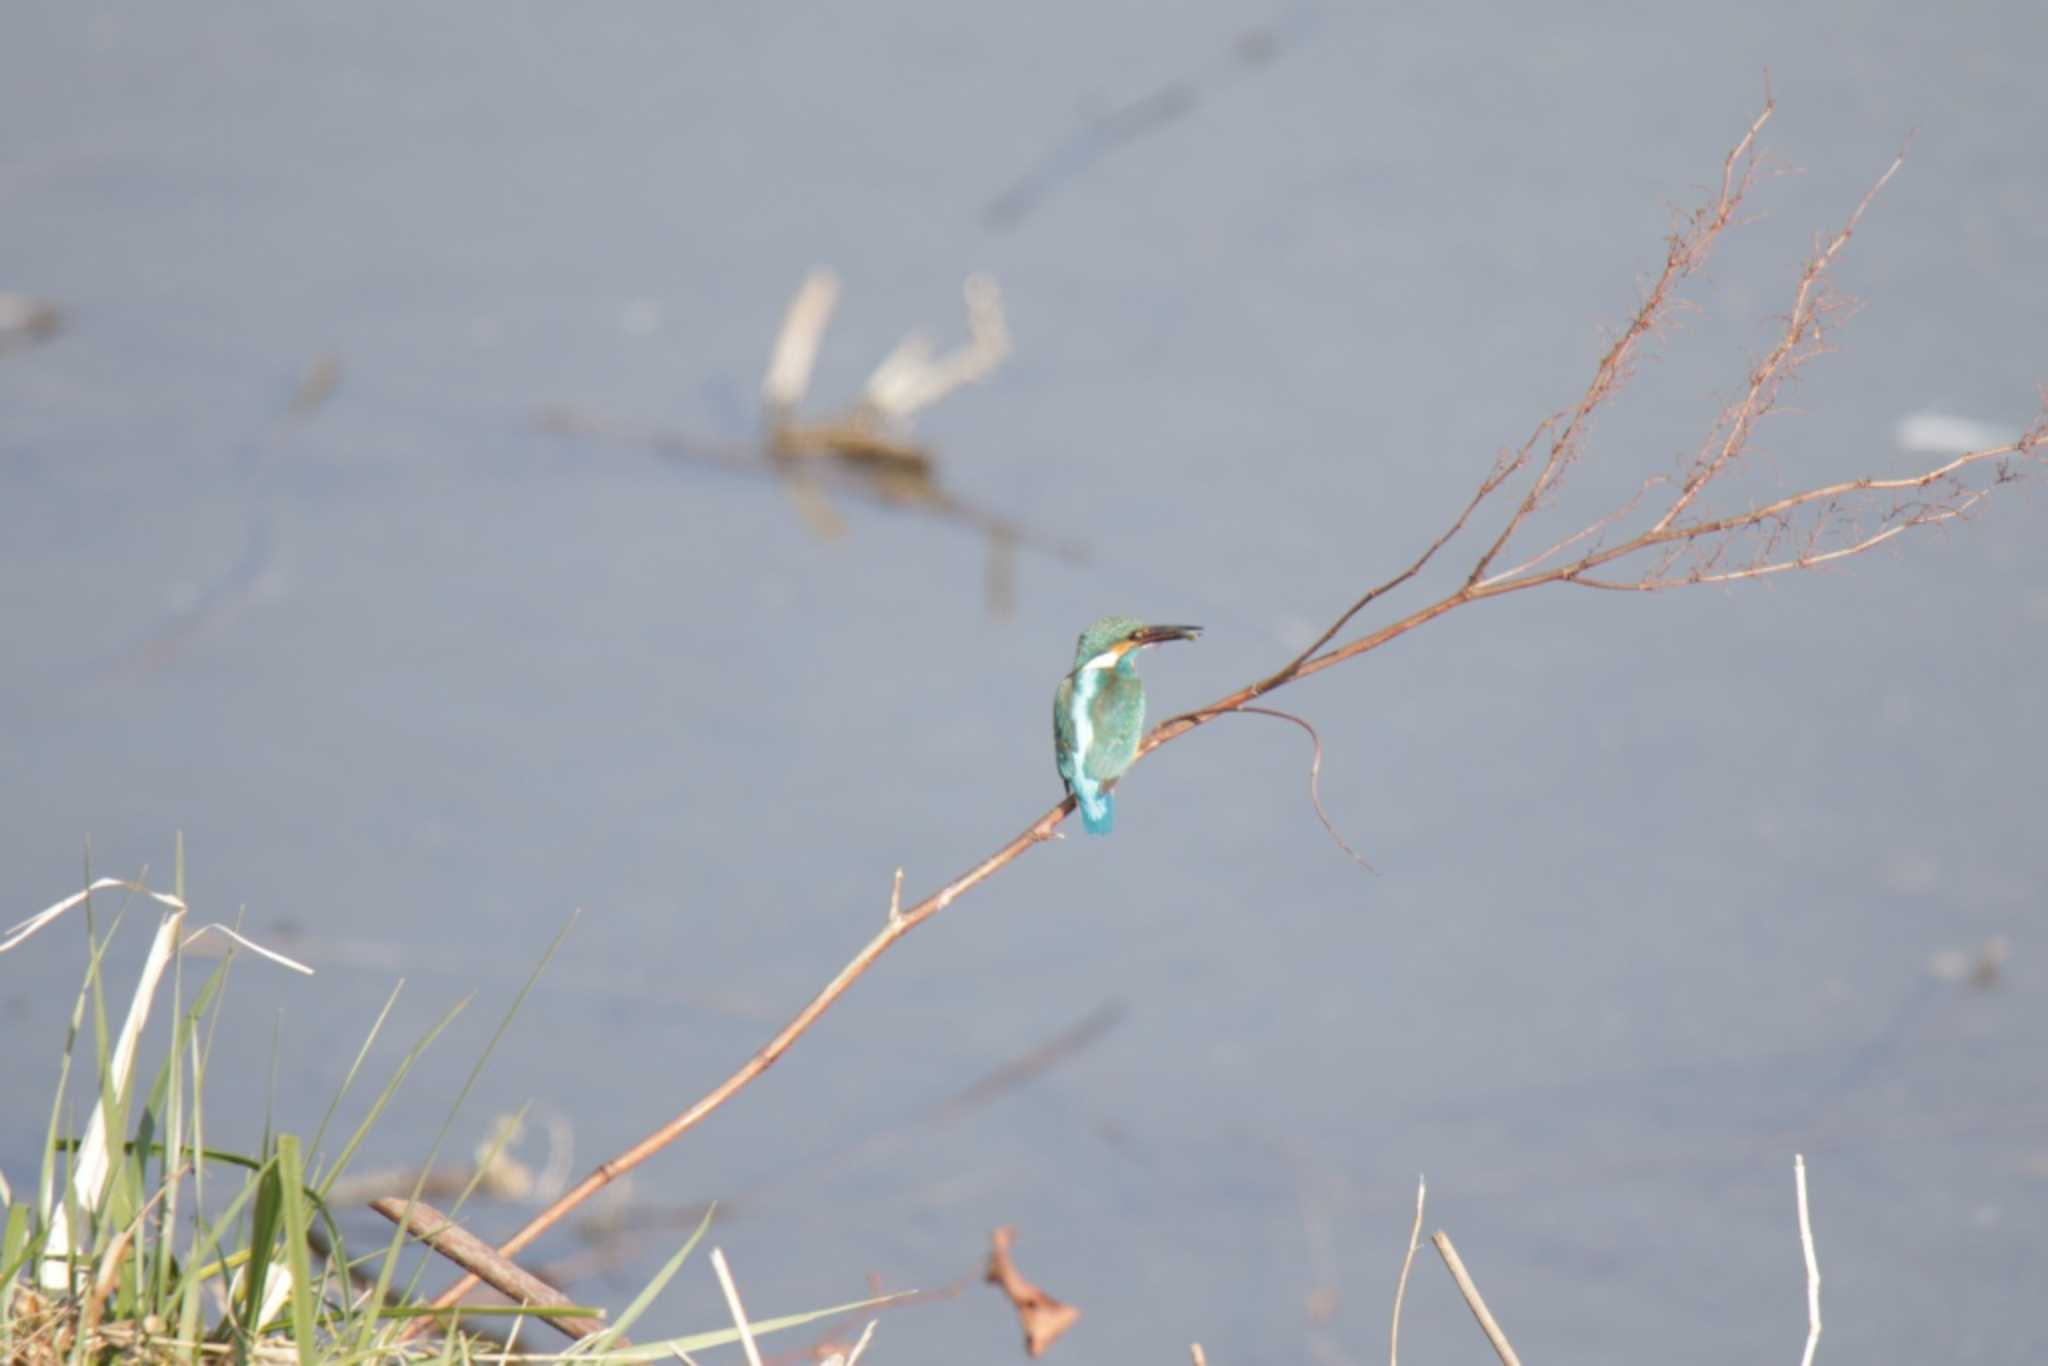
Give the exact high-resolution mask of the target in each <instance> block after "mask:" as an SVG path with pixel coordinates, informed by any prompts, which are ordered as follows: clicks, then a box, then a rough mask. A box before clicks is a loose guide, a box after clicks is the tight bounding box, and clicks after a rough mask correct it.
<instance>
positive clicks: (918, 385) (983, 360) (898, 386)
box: [861, 275, 1010, 421]
mask: <svg viewBox="0 0 2048 1366" xmlns="http://www.w3.org/2000/svg"><path fill="white" fill-rule="evenodd" d="M961 293H962V294H964V295H965V296H966V299H967V344H966V345H965V346H961V347H957V348H955V349H954V350H952V351H951V352H948V353H947V354H946V355H943V356H934V355H933V354H932V344H931V341H930V339H929V338H927V337H926V336H925V335H924V334H923V333H921V332H913V333H911V334H910V335H909V336H907V337H905V338H904V339H903V340H902V341H900V342H898V343H897V344H896V349H895V350H894V351H891V352H890V353H889V354H888V355H887V356H886V357H884V358H883V361H882V363H881V364H880V365H877V366H876V367H875V373H874V374H872V375H870V376H868V382H867V386H866V388H864V389H862V390H861V398H862V399H863V400H864V401H865V402H866V403H867V404H868V406H869V407H871V408H873V409H874V410H875V411H876V412H878V413H881V414H882V415H883V416H885V417H890V418H895V419H897V420H899V421H900V420H903V419H906V418H908V417H909V416H910V415H911V414H912V413H914V412H916V411H917V410H918V409H920V408H929V407H930V406H931V405H932V404H934V403H937V402H938V401H939V400H940V399H942V398H944V397H945V396H946V395H947V394H950V393H952V392H953V391H954V390H955V389H959V388H963V387H965V386H967V385H969V384H973V383H974V382H975V381H977V380H981V379H985V378H987V377H988V376H989V375H990V374H991V373H992V372H993V371H994V370H995V368H996V367H997V366H999V365H1001V364H1002V363H1003V361H1004V359H1005V358H1006V357H1008V356H1009V354H1010V329H1009V326H1008V324H1006V323H1005V322H1004V321H1003V294H1002V291H1001V290H1000V289H998V288H996V282H995V280H994V279H993V278H991V277H989V276H987V275H970V276H968V277H967V283H966V284H965V285H963V286H962V287H961Z"/></svg>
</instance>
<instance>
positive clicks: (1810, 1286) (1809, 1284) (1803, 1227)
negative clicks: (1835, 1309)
mask: <svg viewBox="0 0 2048 1366" xmlns="http://www.w3.org/2000/svg"><path fill="white" fill-rule="evenodd" d="M1792 1185H1793V1188H1794V1189H1795V1190H1797V1191H1798V1193H1799V1248H1800V1251H1801V1252H1803V1253H1804V1254H1805V1255H1806V1354H1805V1355H1804V1356H1802V1357H1800V1358H1799V1366H1813V1349H1814V1348H1816V1347H1818V1346H1820V1258H1819V1257H1817V1256H1816V1255H1814V1251H1813V1221H1812V1220H1811V1219H1810V1218H1808V1217H1807V1212H1806V1154H1804V1153H1794V1154H1793V1155H1792Z"/></svg>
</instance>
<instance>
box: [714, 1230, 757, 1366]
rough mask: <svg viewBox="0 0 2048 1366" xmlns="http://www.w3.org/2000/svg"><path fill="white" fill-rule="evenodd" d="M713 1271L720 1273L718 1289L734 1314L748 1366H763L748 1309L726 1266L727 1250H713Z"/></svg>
mask: <svg viewBox="0 0 2048 1366" xmlns="http://www.w3.org/2000/svg"><path fill="white" fill-rule="evenodd" d="M711 1269H712V1270H713V1271H715V1272H717V1273H718V1288H719V1289H720V1290H721V1291H723V1292H724V1294H725V1307H726V1308H727V1309H728V1310H730V1311H731V1313H732V1326H733V1327H734V1328H735V1329H736V1330H738V1332H739V1335H740V1346H741V1347H743V1348H745V1349H746V1353H747V1366H761V1349H760V1347H758V1346H757V1345H756V1344H755V1342H754V1329H753V1325H751V1324H749V1323H748V1322H747V1311H746V1307H745V1306H744V1305H742V1304H741V1303H740V1288H739V1287H738V1286H736V1285H734V1284H733V1283H732V1268H730V1267H728V1266H727V1265H726V1264H725V1249H724V1248H720V1247H714V1248H712V1249H711Z"/></svg>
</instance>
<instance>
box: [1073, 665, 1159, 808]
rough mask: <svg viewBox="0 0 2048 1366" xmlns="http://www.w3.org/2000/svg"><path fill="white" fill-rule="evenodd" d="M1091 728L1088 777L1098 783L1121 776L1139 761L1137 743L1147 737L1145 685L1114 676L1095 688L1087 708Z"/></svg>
mask: <svg viewBox="0 0 2048 1366" xmlns="http://www.w3.org/2000/svg"><path fill="white" fill-rule="evenodd" d="M1088 724H1089V725H1090V726H1091V727H1092V728H1093V734H1092V736H1091V738H1090V743H1089V746H1088V754H1087V760H1086V769H1087V774H1088V776H1089V777H1090V778H1093V779H1094V780H1095V781H1096V782H1098V783H1107V782H1110V781H1111V780H1113V779H1115V778H1118V777H1120V776H1122V774H1123V771H1124V770H1125V769H1127V768H1129V767H1130V766H1131V761H1132V760H1133V759H1135V758H1137V757H1138V741H1140V740H1141V739H1143V738H1144V735H1145V685H1144V684H1143V683H1140V682H1139V681H1138V680H1137V679H1135V678H1125V677H1119V676H1118V675H1117V674H1115V673H1114V672H1112V673H1111V674H1110V676H1109V677H1108V678H1106V679H1104V680H1103V681H1102V682H1101V683H1099V684H1097V685H1096V688H1095V696H1094V697H1093V698H1091V699H1090V701H1089V704H1088Z"/></svg>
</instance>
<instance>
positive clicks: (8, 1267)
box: [0, 1201, 33, 1296]
mask: <svg viewBox="0 0 2048 1366" xmlns="http://www.w3.org/2000/svg"><path fill="white" fill-rule="evenodd" d="M28 1232H29V1226H28V1206H27V1205H24V1204H22V1203H21V1202H20V1201H16V1202H15V1203H14V1204H11V1205H9V1206H8V1207H7V1224H6V1226H5V1227H4V1228H0V1296H4V1295H5V1294H6V1292H7V1287H8V1286H10V1285H13V1284H14V1277H15V1274H16V1273H17V1272H19V1271H20V1270H21V1264H22V1263H23V1262H25V1261H27V1260H28V1258H29V1254H30V1252H32V1251H33V1249H32V1248H30V1246H29V1238H28Z"/></svg>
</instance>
